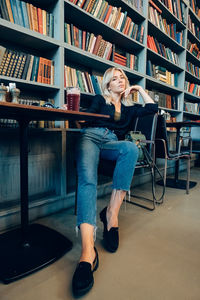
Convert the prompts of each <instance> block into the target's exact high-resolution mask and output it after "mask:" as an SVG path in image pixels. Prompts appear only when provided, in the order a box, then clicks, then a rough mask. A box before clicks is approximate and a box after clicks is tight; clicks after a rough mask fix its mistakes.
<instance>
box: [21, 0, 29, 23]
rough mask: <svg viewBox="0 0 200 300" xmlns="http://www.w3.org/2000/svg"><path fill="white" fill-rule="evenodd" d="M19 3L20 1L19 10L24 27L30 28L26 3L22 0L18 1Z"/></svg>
mask: <svg viewBox="0 0 200 300" xmlns="http://www.w3.org/2000/svg"><path fill="white" fill-rule="evenodd" d="M20 3H21V11H22V18H23V23H24V27H26V28H30V24H29V18H28V12H27V5H26V3H25V2H24V1H20Z"/></svg>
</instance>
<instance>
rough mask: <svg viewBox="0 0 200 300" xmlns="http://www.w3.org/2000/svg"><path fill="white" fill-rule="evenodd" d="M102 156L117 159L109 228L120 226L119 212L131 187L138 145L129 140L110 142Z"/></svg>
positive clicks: (109, 206)
mask: <svg viewBox="0 0 200 300" xmlns="http://www.w3.org/2000/svg"><path fill="white" fill-rule="evenodd" d="M101 157H102V158H105V159H108V160H116V166H115V170H114V174H113V191H112V194H111V198H110V203H109V205H108V207H107V212H106V217H107V229H108V230H110V228H111V227H118V214H119V210H120V207H121V204H122V202H123V200H124V198H125V195H126V191H128V190H129V189H130V185H131V181H132V178H133V174H134V170H135V165H136V163H137V158H138V148H137V146H136V145H135V144H134V143H132V142H128V141H117V142H108V143H106V144H105V145H103V149H102V152H101Z"/></svg>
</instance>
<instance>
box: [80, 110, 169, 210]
mask: <svg viewBox="0 0 200 300" xmlns="http://www.w3.org/2000/svg"><path fill="white" fill-rule="evenodd" d="M157 117H158V115H157V114H149V115H146V116H142V117H138V118H137V119H136V120H135V122H134V124H132V130H133V131H139V132H141V133H142V134H144V135H145V137H146V140H144V141H142V142H145V143H146V146H145V148H144V160H142V161H139V162H137V164H136V169H141V168H147V169H149V171H150V175H151V189H152V198H151V199H149V198H146V197H143V196H137V195H133V194H130V197H129V199H128V201H127V202H128V203H130V204H133V205H137V206H139V207H142V208H145V209H147V210H150V211H152V210H154V209H155V206H156V204H161V203H163V199H164V194H165V185H164V184H163V188H162V192H161V196H160V197H159V198H158V197H156V191H155V172H156V171H157V173H158V175H159V176H160V178H161V181H162V180H163V177H162V174H161V173H160V171H159V169H158V168H157V166H156V165H155V137H156V127H157ZM115 164H116V162H115V161H111V160H106V159H102V158H100V160H99V167H98V174H99V175H103V176H108V177H112V176H113V171H114V168H115ZM77 177H78V176H76V180H77ZM77 183H78V182H77ZM77 185H78V184H76V189H77ZM75 197H76V199H75V214H76V210H77V190H76V195H75ZM133 198H138V199H141V200H143V202H142V203H141V202H140V203H139V202H137V201H133V200H132V199H133ZM147 202H148V203H149V204H148V205H147Z"/></svg>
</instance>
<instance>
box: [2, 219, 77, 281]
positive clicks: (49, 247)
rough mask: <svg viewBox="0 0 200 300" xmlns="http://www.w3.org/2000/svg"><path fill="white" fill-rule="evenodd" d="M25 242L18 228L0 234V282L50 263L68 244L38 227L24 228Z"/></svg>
mask: <svg viewBox="0 0 200 300" xmlns="http://www.w3.org/2000/svg"><path fill="white" fill-rule="evenodd" d="M27 237H28V238H27V240H24V237H22V232H21V228H19V229H14V230H11V231H8V232H6V233H4V234H1V235H0V280H2V281H3V282H4V283H6V284H7V283H10V282H12V281H15V280H17V279H20V278H22V277H24V276H26V275H29V274H31V273H33V272H35V271H38V270H39V269H41V268H43V267H45V266H47V265H49V264H51V263H53V262H54V261H56V260H57V259H59V258H60V257H61V256H63V255H64V254H65V253H66V252H67V251H69V250H71V248H72V242H71V241H70V240H68V239H67V238H66V237H65V236H63V235H62V234H60V233H58V232H56V231H55V230H53V229H50V228H48V227H45V226H43V225H40V224H32V225H30V226H29V227H28V232H27Z"/></svg>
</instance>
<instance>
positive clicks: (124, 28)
mask: <svg viewBox="0 0 200 300" xmlns="http://www.w3.org/2000/svg"><path fill="white" fill-rule="evenodd" d="M120 3H121V1H120ZM103 4H107V7H111V5H110V6H109V5H108V2H106V1H104V2H103ZM120 8H121V7H119V8H118V10H119V13H120V14H121V16H122V17H121V18H117V17H116V15H114V17H115V18H114V19H113V20H112V18H111V15H110V14H109V12H108V11H106V10H105V9H104V11H102V10H101V11H100V10H99V11H98V12H99V16H100V17H101V19H99V18H97V17H96V15H94V14H91V13H88V12H87V11H86V10H84V9H82V8H80V7H79V6H77V5H73V4H72V3H71V2H69V1H67V2H65V23H68V24H73V25H74V26H75V27H77V28H78V29H79V30H82V31H86V32H91V31H92V33H93V34H94V35H95V36H97V35H99V34H100V33H101V34H102V36H103V39H104V40H106V41H109V42H111V43H113V44H116V45H118V46H119V48H120V47H121V48H123V49H126V50H127V52H129V51H130V49H132V48H134V49H135V50H137V51H140V50H141V49H142V48H143V47H144V46H143V45H142V43H143V39H144V25H143V24H142V23H143V22H144V20H145V19H144V18H143V19H142V21H141V20H140V23H137V22H136V21H135V22H131V18H129V19H128V17H127V16H126V15H125V13H123V12H122V10H121V11H120ZM95 12H96V11H95ZM97 16H98V15H97ZM106 16H109V17H108V18H107V21H106V19H105V17H106ZM120 19H121V20H120ZM103 20H104V21H103ZM127 20H128V21H129V22H128V21H127ZM105 21H106V22H105ZM112 25H114V27H113V26H112ZM116 28H118V29H116ZM91 29H92V30H91ZM124 32H125V33H126V34H124ZM134 38H135V39H134Z"/></svg>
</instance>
